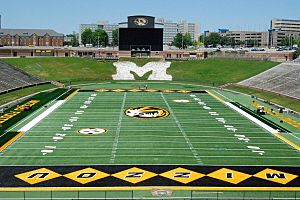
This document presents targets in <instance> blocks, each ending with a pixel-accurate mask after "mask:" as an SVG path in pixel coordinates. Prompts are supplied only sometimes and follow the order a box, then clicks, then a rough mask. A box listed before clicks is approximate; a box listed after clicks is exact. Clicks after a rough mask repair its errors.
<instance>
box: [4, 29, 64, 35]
mask: <svg viewBox="0 0 300 200" xmlns="http://www.w3.org/2000/svg"><path fill="white" fill-rule="evenodd" d="M34 33H35V34H37V35H38V36H44V35H46V33H48V34H49V35H50V36H64V34H62V33H58V32H56V31H54V30H52V29H0V35H8V34H9V35H19V36H30V35H33V34H34Z"/></svg>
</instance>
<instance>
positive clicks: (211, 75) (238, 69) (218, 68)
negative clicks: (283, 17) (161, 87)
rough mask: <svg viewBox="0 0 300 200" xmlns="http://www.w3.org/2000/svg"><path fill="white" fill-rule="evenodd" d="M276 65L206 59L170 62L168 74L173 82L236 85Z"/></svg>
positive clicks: (260, 62) (272, 63) (267, 62)
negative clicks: (171, 76)
mask: <svg viewBox="0 0 300 200" xmlns="http://www.w3.org/2000/svg"><path fill="white" fill-rule="evenodd" d="M276 65H278V63H276V62H269V61H252V60H231V59H206V60H202V61H197V60H195V61H189V62H180V61H175V62H172V65H171V67H170V68H169V69H168V73H169V74H172V75H174V76H173V80H175V81H199V82H200V83H202V84H205V83H207V84H210V83H212V82H214V83H215V86H217V85H222V84H225V83H236V82H239V81H241V80H244V79H247V78H250V77H252V76H254V75H256V74H259V73H261V72H263V71H265V70H267V69H269V68H272V67H274V66H276Z"/></svg>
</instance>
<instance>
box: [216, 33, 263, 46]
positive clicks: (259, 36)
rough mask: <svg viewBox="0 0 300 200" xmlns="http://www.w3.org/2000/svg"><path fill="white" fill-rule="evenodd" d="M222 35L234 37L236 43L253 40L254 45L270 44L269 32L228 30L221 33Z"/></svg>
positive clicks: (245, 42)
mask: <svg viewBox="0 0 300 200" xmlns="http://www.w3.org/2000/svg"><path fill="white" fill-rule="evenodd" d="M220 34H221V35H222V36H226V37H228V38H232V39H234V41H235V42H236V43H241V42H242V43H244V44H245V45H246V46H247V42H249V41H252V42H253V44H254V46H263V47H266V46H268V41H269V33H268V32H257V31H226V32H221V33H220Z"/></svg>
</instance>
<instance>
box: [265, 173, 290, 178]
mask: <svg viewBox="0 0 300 200" xmlns="http://www.w3.org/2000/svg"><path fill="white" fill-rule="evenodd" d="M266 178H270V179H275V178H280V179H285V178H286V177H285V174H283V173H278V174H274V173H266Z"/></svg>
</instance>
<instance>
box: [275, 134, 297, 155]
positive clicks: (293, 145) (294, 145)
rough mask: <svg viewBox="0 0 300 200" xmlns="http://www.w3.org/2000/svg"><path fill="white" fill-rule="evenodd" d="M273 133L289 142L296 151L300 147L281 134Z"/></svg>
mask: <svg viewBox="0 0 300 200" xmlns="http://www.w3.org/2000/svg"><path fill="white" fill-rule="evenodd" d="M274 135H275V136H276V137H278V138H279V139H281V140H283V141H284V142H285V143H287V144H289V145H290V146H292V147H294V148H295V149H297V150H298V151H300V147H299V146H298V145H297V144H295V143H293V142H291V141H289V140H288V139H286V138H285V137H283V136H281V135H280V134H279V133H274Z"/></svg>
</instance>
